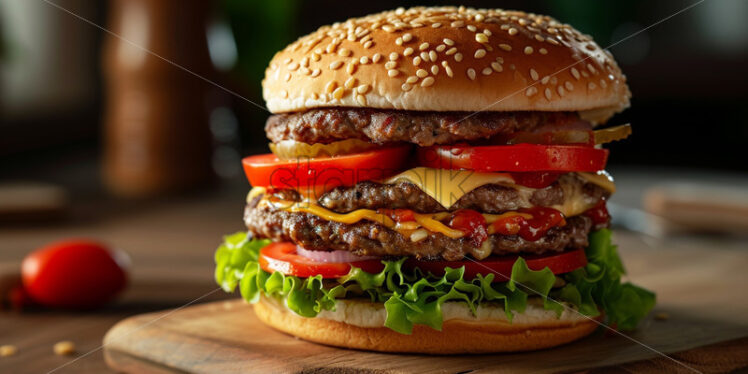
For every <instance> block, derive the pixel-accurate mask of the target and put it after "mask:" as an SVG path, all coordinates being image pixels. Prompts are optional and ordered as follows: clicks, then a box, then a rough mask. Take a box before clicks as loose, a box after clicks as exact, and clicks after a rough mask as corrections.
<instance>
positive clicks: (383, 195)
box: [273, 173, 610, 213]
mask: <svg viewBox="0 0 748 374" xmlns="http://www.w3.org/2000/svg"><path fill="white" fill-rule="evenodd" d="M565 190H567V191H568V190H576V191H579V193H581V194H583V199H584V200H585V202H587V203H588V204H589V205H594V204H595V203H597V202H598V201H600V200H601V199H603V198H607V197H608V196H609V195H610V194H609V193H608V191H606V190H604V189H602V188H600V187H599V186H597V185H595V184H592V183H588V182H586V181H585V180H583V179H582V178H580V177H578V176H576V175H575V174H573V173H569V174H564V175H562V176H561V177H560V178H559V179H558V181H556V182H554V183H553V184H551V185H550V186H548V187H545V188H539V189H534V190H533V189H527V190H526V191H527V192H526V193H523V192H522V191H520V190H518V189H516V188H513V187H509V186H504V185H499V184H487V185H484V186H481V187H478V188H476V189H474V190H472V191H470V192H468V193H466V194H465V195H463V196H462V197H460V199H459V200H457V201H456V202H455V203H454V204H452V206H449V207H446V208H445V207H443V206H442V205H441V204H439V202H438V201H436V200H435V199H434V198H432V197H431V196H429V195H428V194H427V193H425V192H423V190H421V189H420V188H418V186H416V185H415V184H413V183H410V182H399V183H395V184H381V183H377V182H372V181H366V182H360V183H358V184H356V185H354V186H347V187H336V188H334V189H332V190H330V191H328V192H326V193H324V194H323V195H322V196H320V198H319V199H318V201H317V202H318V204H319V205H321V206H323V207H325V208H327V209H329V210H332V211H334V212H337V213H348V212H352V211H354V210H357V209H380V208H387V209H411V210H414V211H416V212H419V213H437V212H443V211H454V210H458V209H473V210H477V211H479V212H483V213H503V212H506V211H510V210H517V209H520V208H529V207H533V206H546V207H550V206H553V205H561V204H563V203H564V201H565V199H567V198H569V197H568V196H564V191H565ZM273 196H274V197H276V198H278V199H280V200H285V201H300V200H301V196H300V195H299V194H298V193H297V192H296V191H294V190H278V191H275V192H273Z"/></svg>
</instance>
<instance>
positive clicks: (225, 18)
mask: <svg viewBox="0 0 748 374" xmlns="http://www.w3.org/2000/svg"><path fill="white" fill-rule="evenodd" d="M695 2H696V0H688V1H686V0H683V1H681V0H668V1H656V2H654V1H646V0H627V1H615V2H613V1H604V2H603V1H598V0H576V1H540V0H531V1H528V0H524V1H519V0H506V1H468V0H465V1H462V2H461V3H462V4H464V5H466V6H472V7H500V8H507V9H522V10H526V11H530V12H536V13H544V14H549V15H552V16H554V17H555V18H557V19H558V20H560V21H562V22H565V23H569V24H571V25H573V26H575V27H576V28H577V29H579V30H581V31H582V32H585V33H588V34H590V35H592V36H593V37H594V39H595V40H596V41H597V42H598V43H599V44H600V45H601V46H603V47H606V46H611V45H612V47H611V48H610V49H611V51H612V52H613V54H614V55H615V57H616V59H617V61H618V62H619V63H620V65H621V67H622V69H623V71H624V72H625V73H626V75H627V77H628V82H629V85H630V88H631V91H632V92H633V100H632V105H631V108H629V109H628V110H626V111H625V112H624V113H621V114H619V115H617V116H615V117H614V118H613V119H612V121H611V122H610V124H612V125H618V124H624V123H631V124H632V126H633V130H634V131H633V136H632V137H630V138H629V139H627V140H625V141H622V142H617V143H613V144H611V145H610V146H609V148H610V149H611V151H612V152H611V157H610V161H609V167H608V170H609V171H610V172H611V173H612V174H613V175H614V176H615V177H616V178H617V185H618V193H617V194H616V195H615V196H614V197H613V199H612V200H611V202H610V205H609V206H610V208H611V210H612V215H613V217H614V224H615V226H616V228H618V229H627V230H628V231H629V232H633V233H637V235H639V234H641V236H624V235H621V234H619V236H618V238H619V243H621V247H622V248H626V247H628V248H632V249H635V248H639V249H642V248H643V249H651V248H656V247H657V248H660V247H665V248H669V247H674V245H673V244H672V243H673V242H671V241H668V242H666V244H663V243H665V242H660V240H661V239H662V238H663V236H662V230H660V228H661V227H662V226H663V225H659V224H660V223H663V222H665V223H666V224H665V225H664V226H668V224H667V223H668V222H669V226H670V227H671V228H672V227H680V228H687V229H689V230H690V231H693V229H695V230H696V231H708V232H715V231H716V232H723V233H724V232H728V233H731V234H733V236H710V237H709V238H708V239H704V240H707V241H695V240H694V239H692V238H690V237H687V239H685V240H683V241H681V242H680V243H681V244H682V245H684V246H699V245H700V246H702V247H704V246H708V247H709V248H714V247H715V246H718V247H719V248H721V249H727V250H729V249H731V248H742V249H745V240H744V239H745V237H744V236H742V237H740V236H739V238H738V239H737V240H735V238H734V234H738V235H741V234H742V235H745V233H747V232H748V157H746V153H745V145H746V144H748V22H746V21H745V20H746V18H745V16H746V15H747V14H748V1H745V0H709V1H704V2H703V3H701V4H699V5H697V6H696V7H694V8H693V9H691V10H688V11H686V12H684V13H682V14H678V15H676V16H674V17H673V18H671V19H668V20H666V21H664V22H662V23H661V24H657V25H655V26H653V27H651V28H648V29H645V28H646V27H647V26H649V25H653V24H655V23H657V22H658V21H660V20H663V19H664V18H666V17H668V16H671V15H673V14H674V13H676V12H678V11H680V10H682V9H684V8H686V7H687V6H689V5H691V4H693V3H695ZM440 4H449V3H448V2H442V1H438V2H437V1H418V2H411V1H399V2H395V1H390V0H379V1H347V2H342V1H329V0H319V1H302V0H274V1H259V0H216V1H189V2H183V1H176V0H110V1H85V0H0V291H2V290H3V287H4V286H3V279H4V278H7V279H11V278H12V279H16V278H13V277H10V278H8V277H6V275H8V274H14V273H17V271H18V267H19V263H20V261H21V259H22V258H23V257H24V256H25V254H26V253H28V252H29V251H31V250H33V249H35V248H38V247H39V246H41V245H43V244H45V243H49V242H52V241H56V240H60V239H65V238H70V237H90V238H94V239H97V240H100V241H102V242H104V243H107V244H109V245H111V246H112V247H115V248H121V249H124V250H125V251H126V252H128V253H129V254H130V256H131V257H132V262H133V267H132V269H131V270H130V274H131V280H132V282H131V286H130V288H129V289H128V291H127V292H126V293H125V294H124V295H123V298H122V299H121V300H119V301H118V303H117V304H116V305H115V306H113V307H110V309H105V310H104V313H99V314H87V315H85V318H83V319H81V318H78V315H76V314H66V313H62V314H44V315H43V316H44V317H43V318H41V319H35V318H32V319H29V318H28V317H25V316H16V317H10V316H8V315H0V331H3V334H5V338H6V339H8V340H9V341H11V340H13V339H15V341H16V342H19V343H17V344H19V347H21V348H22V349H23V347H24V345H25V346H27V347H35V346H39V344H40V342H42V343H43V342H53V341H56V340H59V339H61V338H65V336H63V334H64V331H78V334H79V335H77V336H79V339H81V341H82V342H83V344H82V346H80V347H79V348H80V350H81V351H85V350H86V349H92V348H95V347H96V346H98V344H99V342H100V339H101V336H103V334H104V332H105V331H106V329H107V328H108V327H109V326H111V325H112V324H113V323H114V322H115V321H117V320H118V319H120V318H122V317H124V316H128V315H132V314H135V313H139V312H143V311H151V310H158V309H163V308H169V307H176V306H180V305H183V304H184V303H185V302H187V301H190V300H194V299H195V298H196V297H202V296H201V295H205V294H206V292H213V291H211V290H214V291H215V287H216V286H215V284H214V283H213V281H212V271H213V263H212V259H211V256H212V251H213V249H214V248H215V247H216V245H217V244H218V243H219V242H220V238H221V235H223V234H227V233H231V232H235V231H240V230H243V229H244V228H243V224H242V219H241V217H242V210H243V202H244V198H245V196H246V193H247V191H248V188H249V186H248V183H247V182H246V180H245V178H244V176H243V173H242V171H241V167H240V160H241V158H242V157H243V156H246V155H249V154H253V153H265V152H268V149H267V139H266V137H265V134H264V131H263V127H264V124H265V120H266V119H267V117H268V115H269V113H268V112H267V111H266V110H264V102H263V100H262V97H261V80H262V78H263V74H264V69H265V67H266V65H267V63H268V61H269V60H270V59H271V58H272V56H273V54H274V53H275V52H276V51H278V50H280V49H282V48H283V47H285V46H286V45H287V44H288V43H290V42H291V41H293V40H295V39H296V38H298V37H299V36H302V35H305V34H307V33H309V32H311V31H314V30H316V29H317V28H318V27H320V26H321V25H326V24H330V23H333V22H336V21H343V20H345V19H347V18H349V17H355V16H362V15H366V14H369V13H373V12H377V11H380V10H386V9H393V8H396V7H399V6H405V7H407V6H413V5H440ZM452 4H453V5H459V4H454V3H452ZM642 30H643V31H642ZM114 35H118V36H120V37H121V38H118V37H115V36H114ZM632 35H633V36H632ZM673 223H675V224H673ZM622 231H624V230H622ZM622 231H619V233H620V232H622ZM715 240H716V241H715ZM626 261H627V263H630V264H631V265H632V268H634V269H636V268H637V265H641V264H642V263H644V262H645V261H646V260H644V259H637V258H636V257H634V258H631V259H629V258H627V259H626ZM634 275H636V274H634ZM640 276H641V275H640ZM645 285H646V283H645ZM209 295H210V297H206V298H204V299H200V301H207V300H213V299H217V298H226V297H229V296H227V295H223V294H222V293H215V294H209ZM2 296H3V295H2V293H0V299H2ZM0 301H2V300H0ZM1 304H2V303H0V308H1ZM91 321H94V322H91ZM62 322H65V323H66V325H65V326H68V327H67V330H65V329H63V330H58V329H55V328H48V327H51V326H57V325H56V324H59V323H62ZM92 323H93V324H92ZM92 326H93V327H92ZM11 327H12V328H11ZM81 331H83V332H81ZM81 334H82V335H81ZM44 352H46V351H44ZM47 356H48V355H46V353H39V354H37V355H36V356H35V358H34V359H33V360H32V359H29V357H28V356H27V357H26V358H23V361H18V362H19V365H20V362H23V365H24V366H25V367H26V368H29V367H30V368H32V369H34V368H36V369H38V370H36V371H33V370H32V371H30V372H39V371H46V370H48V369H50V368H52V367H54V366H56V364H55V362H54V361H52V360H51V359H49V358H48V357H47ZM94 357H98V360H93V361H83V360H82V363H81V365H90V366H88V368H89V369H90V371H92V372H103V371H104V370H106V369H105V366H104V364H103V360H102V359H101V357H100V353H97V354H96V355H94ZM19 360H20V358H19ZM6 362H7V361H6ZM86 362H88V363H86ZM29 363H34V365H36V366H26V365H29ZM0 368H2V363H0ZM80 368H81V367H80V366H76V367H72V369H76V371H75V372H78V371H77V369H80ZM0 371H2V370H0ZM14 372H20V371H14Z"/></svg>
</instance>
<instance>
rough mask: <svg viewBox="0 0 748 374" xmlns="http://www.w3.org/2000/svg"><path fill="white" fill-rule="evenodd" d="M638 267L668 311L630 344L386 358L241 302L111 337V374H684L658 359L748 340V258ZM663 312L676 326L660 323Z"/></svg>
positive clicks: (684, 251)
mask: <svg viewBox="0 0 748 374" xmlns="http://www.w3.org/2000/svg"><path fill="white" fill-rule="evenodd" d="M642 245H646V244H645V243H642ZM696 259H698V261H694V260H696ZM629 265H630V267H631V269H635V270H636V271H632V273H635V274H636V276H635V279H636V280H637V283H642V284H643V285H644V286H646V287H649V288H652V289H654V290H656V291H657V292H658V298H659V304H658V306H657V308H656V310H655V313H653V315H652V316H650V317H649V318H648V319H647V320H645V321H644V322H643V323H642V325H641V326H640V328H639V329H638V330H637V331H635V332H631V333H627V334H626V337H625V336H621V335H617V334H614V333H611V332H609V331H604V330H600V331H598V332H596V333H594V334H593V335H592V336H590V337H588V338H586V339H583V340H581V341H578V342H575V343H572V344H569V345H566V346H562V347H559V348H556V349H549V350H543V351H538V352H531V353H523V354H495V355H473V356H470V355H468V356H449V357H435V356H426V355H397V354H380V353H371V352H361V351H353V350H344V349H336V348H332V347H327V346H323V345H317V344H312V343H308V342H305V341H303V340H300V339H295V338H293V337H290V336H287V335H285V334H282V333H280V332H277V331H275V330H273V329H271V328H269V327H266V326H264V325H263V324H261V323H259V321H258V320H257V318H256V317H255V316H254V313H253V312H252V307H251V306H249V305H246V304H244V302H243V301H241V300H232V301H220V302H215V303H210V304H204V305H199V306H194V307H189V308H185V309H182V310H179V311H175V312H169V311H165V312H161V313H151V314H145V315H140V316H136V317H132V318H129V319H127V320H125V321H123V322H120V323H119V324H118V325H116V326H115V327H114V328H113V329H112V330H110V332H109V333H108V335H107V336H106V338H105V343H106V352H105V355H106V358H107V362H108V363H109V365H110V366H111V367H113V368H115V369H117V370H120V371H125V372H140V371H141V370H146V368H151V367H154V366H155V367H156V368H157V369H165V368H168V369H169V370H174V371H176V372H190V373H267V372H293V373H309V372H313V373H322V372H324V373H335V372H361V373H401V372H415V373H427V372H428V373H433V372H442V373H460V372H471V373H479V372H493V373H510V372H511V373H523V372H537V373H551V372H567V371H577V370H584V369H591V368H601V367H610V366H612V365H620V364H624V363H631V362H636V361H641V360H653V359H660V360H659V361H657V362H658V365H660V366H658V367H665V368H666V369H672V370H674V371H675V370H677V369H680V370H683V369H685V368H684V367H680V366H678V364H676V363H674V362H673V361H671V360H668V359H664V360H662V359H661V358H662V357H661V356H659V355H658V354H657V353H656V352H655V351H653V350H657V351H660V352H665V353H675V352H682V351H685V350H689V349H693V348H695V347H701V346H706V345H710V344H714V343H718V342H724V341H729V340H733V339H738V338H742V337H745V336H748V299H746V298H745V296H744V295H745V293H744V292H743V291H744V290H742V289H741V287H742V286H744V285H746V284H748V276H747V275H746V272H745V271H744V269H745V268H746V266H748V262H747V258H746V255H745V253H744V252H742V251H724V250H718V249H715V250H705V249H703V247H701V248H699V247H698V246H691V245H689V244H688V243H682V245H679V246H678V249H677V250H674V249H666V248H660V249H658V250H651V251H648V253H647V254H646V256H638V257H637V259H636V260H634V261H631V263H630V264H629ZM675 275H680V276H677V277H676V276H675ZM684 275H686V276H684ZM663 311H664V312H667V314H668V315H669V318H668V319H667V320H655V319H654V315H655V314H656V313H659V312H663ZM159 318H160V319H159ZM156 319H159V320H158V321H157V322H153V321H154V320H156ZM634 340H636V341H638V342H640V343H642V344H645V345H646V346H647V347H649V348H647V347H645V346H643V345H641V344H639V343H637V342H635V341H634ZM123 357H125V358H126V359H123ZM137 364H140V366H133V365H137ZM133 368H135V369H133ZM156 372H157V371H156Z"/></svg>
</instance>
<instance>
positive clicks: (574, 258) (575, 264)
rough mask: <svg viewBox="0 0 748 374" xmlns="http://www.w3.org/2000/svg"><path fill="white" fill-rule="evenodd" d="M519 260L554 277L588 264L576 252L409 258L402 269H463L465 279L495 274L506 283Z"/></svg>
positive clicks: (439, 271)
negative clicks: (473, 257) (433, 258)
mask: <svg viewBox="0 0 748 374" xmlns="http://www.w3.org/2000/svg"><path fill="white" fill-rule="evenodd" d="M519 257H522V258H524V259H525V261H526V262H527V266H528V267H529V268H530V269H531V270H543V269H545V268H546V267H547V268H549V269H551V271H552V272H553V274H563V273H568V272H570V271H572V270H576V269H579V268H581V267H583V266H585V265H587V257H586V256H585V255H584V250H582V249H575V250H571V251H566V252H562V253H559V254H553V255H522V256H492V257H489V258H486V259H484V260H481V261H471V260H461V261H419V260H416V259H414V258H409V259H408V260H406V261H405V264H404V266H405V267H406V268H409V269H413V268H419V269H421V270H423V271H425V272H430V273H432V274H434V275H437V276H441V275H444V268H445V267H450V268H453V269H455V268H459V267H462V266H464V267H465V275H464V278H465V279H473V278H475V276H476V275H477V274H483V275H484V276H485V275H488V274H494V277H495V278H494V282H506V281H508V280H509V276H510V275H511V274H512V266H514V262H515V261H517V258H519Z"/></svg>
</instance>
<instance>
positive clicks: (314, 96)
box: [312, 92, 319, 100]
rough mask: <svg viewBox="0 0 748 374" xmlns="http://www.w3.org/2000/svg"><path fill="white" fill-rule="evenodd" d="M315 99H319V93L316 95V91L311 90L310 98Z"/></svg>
mask: <svg viewBox="0 0 748 374" xmlns="http://www.w3.org/2000/svg"><path fill="white" fill-rule="evenodd" d="M317 99H319V95H317V93H316V92H312V100H317Z"/></svg>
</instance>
